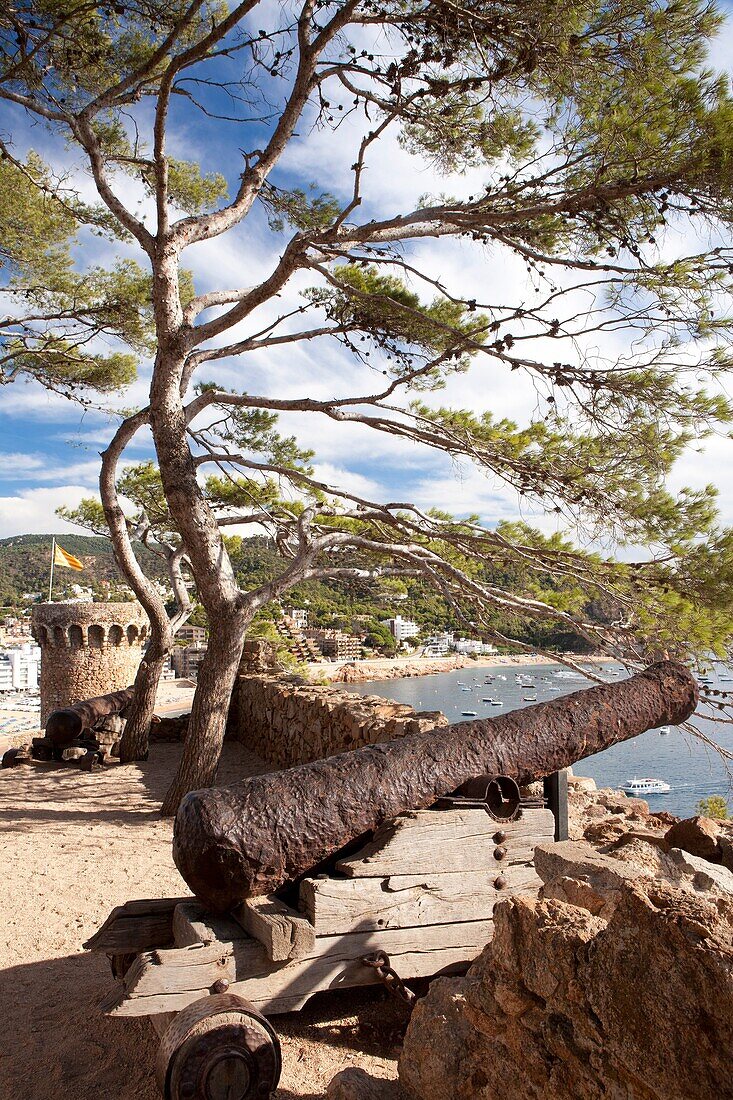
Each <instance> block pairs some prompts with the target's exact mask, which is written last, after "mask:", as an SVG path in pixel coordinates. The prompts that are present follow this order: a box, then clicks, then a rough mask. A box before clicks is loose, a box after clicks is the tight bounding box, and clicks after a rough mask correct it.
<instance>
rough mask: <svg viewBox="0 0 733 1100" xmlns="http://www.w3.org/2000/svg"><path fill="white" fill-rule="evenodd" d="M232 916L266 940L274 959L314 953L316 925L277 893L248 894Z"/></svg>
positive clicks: (255, 935)
mask: <svg viewBox="0 0 733 1100" xmlns="http://www.w3.org/2000/svg"><path fill="white" fill-rule="evenodd" d="M232 916H233V917H234V918H235V920H237V921H239V923H240V924H241V925H242V927H243V928H244V929H245V931H246V932H248V933H249V934H250V936H253V937H254V938H255V939H257V940H259V941H260V943H261V944H263V946H264V948H265V950H266V951H267V954H268V956H269V958H271V959H272V961H273V962H284V961H285V960H286V959H307V958H308V957H309V956H310V955H312V954H313V950H314V948H315V943H316V934H315V932H314V931H313V925H312V924H311V923H310V921H309V920H308V918H307V917H303V916H301V915H300V913H296V912H295V910H294V909H291V908H290V906H289V905H286V904H285V902H284V901H281V900H280V898H278V897H275V896H274V895H268V896H266V897H261V898H248V899H247V900H246V901H243V902H242V904H241V905H240V906H238V907H237V908H236V909H235V910H234V911H233V912H232Z"/></svg>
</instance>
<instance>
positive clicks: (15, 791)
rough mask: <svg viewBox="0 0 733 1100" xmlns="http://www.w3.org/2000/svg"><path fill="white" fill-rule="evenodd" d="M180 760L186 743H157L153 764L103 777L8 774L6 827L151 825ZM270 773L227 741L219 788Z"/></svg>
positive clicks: (122, 767) (55, 769)
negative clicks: (75, 823)
mask: <svg viewBox="0 0 733 1100" xmlns="http://www.w3.org/2000/svg"><path fill="white" fill-rule="evenodd" d="M180 755H181V745H180V744H178V743H175V742H174V743H168V742H165V743H154V744H153V745H152V746H151V748H150V756H149V758H148V759H147V760H142V761H139V762H137V763H135V764H119V763H116V762H115V763H110V764H107V765H104V766H103V768H102V769H101V770H100V771H98V772H82V771H80V769H79V768H78V767H76V766H74V765H65V764H58V763H55V762H43V763H42V762H38V761H34V762H33V763H31V764H29V765H23V766H19V767H17V768H12V769H7V770H5V771H3V772H2V773H0V776H1V779H2V781H1V782H0V824H1V825H2V826H3V827H4V828H5V829H7V830H8V831H10V832H13V831H25V830H26V829H27V828H28V827H29V826H33V825H43V826H44V827H50V828H54V827H59V828H63V826H64V825H65V824H66V823H69V822H78V823H83V822H84V821H86V820H88V821H90V822H91V821H92V820H94V821H108V822H110V823H119V824H121V825H125V826H128V825H136V824H142V825H147V824H149V823H150V822H151V821H155V820H159V818H160V807H161V804H162V802H163V798H164V797H165V794H166V791H167V790H168V787H169V786H170V783H171V781H172V779H173V776H174V774H175V770H176V767H177V765H178V760H179V759H180ZM267 770H268V766H267V765H266V764H265V763H264V762H263V761H262V760H261V759H260V758H259V757H258V756H255V755H254V754H253V753H251V752H250V751H249V750H247V749H245V748H243V746H241V745H239V744H238V743H237V742H227V743H226V744H225V746H224V751H223V753H222V760H221V765H220V768H219V773H218V775H217V786H224V785H225V784H227V783H234V782H236V781H237V780H240V779H244V778H246V777H247V776H248V775H256V774H258V773H261V772H263V771H267Z"/></svg>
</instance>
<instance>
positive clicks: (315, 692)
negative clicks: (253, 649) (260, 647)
mask: <svg viewBox="0 0 733 1100" xmlns="http://www.w3.org/2000/svg"><path fill="white" fill-rule="evenodd" d="M447 725H448V719H447V718H446V717H445V715H444V714H441V713H440V712H439V711H423V712H419V713H418V712H416V711H414V710H413V709H412V707H408V706H405V705H403V704H401V703H391V702H389V701H388V700H385V699H382V698H381V697H380V696H377V695H355V694H354V693H353V692H348V691H343V690H341V689H339V688H334V687H330V686H327V687H323V686H317V685H312V684H304V683H301V682H298V680H297V679H296V678H293V679H291V680H287V679H279V678H278V677H277V676H274V675H262V674H260V675H240V676H239V677H238V678H237V682H236V685H235V688H234V693H233V696H232V706H231V710H230V714H229V728H228V732H229V736H231V737H234V738H236V739H237V740H238V741H241V742H242V744H244V745H246V746H247V748H249V749H252V750H253V751H254V752H256V753H257V754H258V755H259V756H261V757H262V758H263V760H266V761H267V762H268V763H270V764H274V765H275V766H277V767H281V768H288V767H293V766H294V765H295V764H305V763H308V762H309V761H311V760H320V759H322V758H323V757H326V756H333V755H335V754H336V753H339V752H346V751H348V750H350V749H356V748H358V747H359V746H360V745H373V744H375V743H376V742H377V741H389V740H390V739H391V738H393V737H403V736H404V735H405V734H408V733H419V732H422V731H423V730H430V729H434V728H435V727H436V726H447Z"/></svg>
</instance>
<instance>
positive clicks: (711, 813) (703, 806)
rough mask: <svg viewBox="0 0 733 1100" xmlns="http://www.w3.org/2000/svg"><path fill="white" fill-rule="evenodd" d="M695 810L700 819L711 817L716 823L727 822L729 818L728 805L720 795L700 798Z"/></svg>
mask: <svg viewBox="0 0 733 1100" xmlns="http://www.w3.org/2000/svg"><path fill="white" fill-rule="evenodd" d="M695 809H696V810H697V812H698V813H699V814H701V815H702V817H712V818H714V820H716V821H727V820H728V819H729V818H730V814H729V813H728V803H727V801H726V800H725V799H724V798H723V796H722V795H720V794H711V795H708V797H707V798H701V799H700V801H699V802H698V804H697V806H696V807H695Z"/></svg>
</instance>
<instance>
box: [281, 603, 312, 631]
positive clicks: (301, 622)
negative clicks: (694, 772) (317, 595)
mask: <svg viewBox="0 0 733 1100" xmlns="http://www.w3.org/2000/svg"><path fill="white" fill-rule="evenodd" d="M283 615H285V617H286V618H288V619H290V620H291V621H292V624H293V626H294V627H295V628H296V630H306V629H307V627H308V610H307V608H305V607H286V608H284V610H283Z"/></svg>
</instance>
